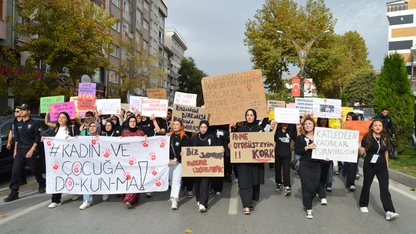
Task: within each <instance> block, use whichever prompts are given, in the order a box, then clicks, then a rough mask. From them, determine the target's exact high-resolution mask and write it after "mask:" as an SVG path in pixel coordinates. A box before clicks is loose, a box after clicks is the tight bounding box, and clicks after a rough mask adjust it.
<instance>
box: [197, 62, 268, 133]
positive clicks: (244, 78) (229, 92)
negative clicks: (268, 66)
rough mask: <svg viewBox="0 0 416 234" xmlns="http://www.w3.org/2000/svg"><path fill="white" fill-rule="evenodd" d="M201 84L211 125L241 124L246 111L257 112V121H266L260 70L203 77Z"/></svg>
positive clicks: (264, 97) (265, 104)
mask: <svg viewBox="0 0 416 234" xmlns="http://www.w3.org/2000/svg"><path fill="white" fill-rule="evenodd" d="M201 84H202V91H203V95H204V102H205V103H204V106H205V107H207V108H208V110H209V123H210V125H222V124H229V123H231V122H239V121H244V120H245V116H244V115H245V112H246V111H247V109H249V108H252V109H255V110H256V111H257V117H258V118H260V119H261V118H264V117H267V103H266V94H265V91H264V84H263V76H262V74H261V71H260V70H251V71H245V72H237V73H231V74H225V75H218V76H210V77H204V78H203V79H202V81H201Z"/></svg>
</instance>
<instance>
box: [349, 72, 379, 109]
mask: <svg viewBox="0 0 416 234" xmlns="http://www.w3.org/2000/svg"><path fill="white" fill-rule="evenodd" d="M376 80H377V74H376V73H375V72H374V70H371V69H362V70H358V71H357V72H355V73H354V74H353V75H351V78H350V79H349V80H348V82H347V83H346V85H345V91H344V94H345V96H346V100H347V103H348V104H349V105H350V106H352V104H353V103H354V102H360V103H361V105H364V106H368V107H373V105H374V96H373V90H374V86H375V84H376Z"/></svg>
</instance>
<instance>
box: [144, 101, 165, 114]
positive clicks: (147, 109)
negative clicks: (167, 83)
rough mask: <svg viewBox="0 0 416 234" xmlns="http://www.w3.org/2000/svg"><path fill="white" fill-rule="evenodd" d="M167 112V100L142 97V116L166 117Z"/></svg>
mask: <svg viewBox="0 0 416 234" xmlns="http://www.w3.org/2000/svg"><path fill="white" fill-rule="evenodd" d="M167 113H168V100H164V99H150V98H148V99H142V116H147V117H149V116H152V114H153V115H155V117H162V118H166V116H167Z"/></svg>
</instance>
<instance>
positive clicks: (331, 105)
mask: <svg viewBox="0 0 416 234" xmlns="http://www.w3.org/2000/svg"><path fill="white" fill-rule="evenodd" d="M313 116H314V117H317V118H338V119H339V118H341V100H339V99H327V98H314V99H313Z"/></svg>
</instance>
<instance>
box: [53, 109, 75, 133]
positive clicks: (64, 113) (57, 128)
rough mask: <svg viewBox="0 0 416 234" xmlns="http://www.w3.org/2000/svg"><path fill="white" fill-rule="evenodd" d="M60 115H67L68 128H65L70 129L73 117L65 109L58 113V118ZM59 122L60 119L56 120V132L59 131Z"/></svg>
mask: <svg viewBox="0 0 416 234" xmlns="http://www.w3.org/2000/svg"><path fill="white" fill-rule="evenodd" d="M60 115H65V117H66V120H67V121H66V126H65V127H66V128H65V130H68V129H69V127H70V126H71V117H69V114H68V113H66V112H65V111H63V112H61V113H59V115H58V118H59V116H60ZM59 127H60V126H59V123H58V120H56V127H55V129H54V131H55V132H58V130H59Z"/></svg>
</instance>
